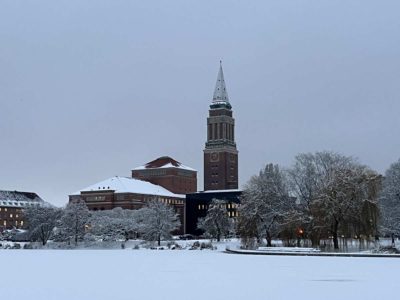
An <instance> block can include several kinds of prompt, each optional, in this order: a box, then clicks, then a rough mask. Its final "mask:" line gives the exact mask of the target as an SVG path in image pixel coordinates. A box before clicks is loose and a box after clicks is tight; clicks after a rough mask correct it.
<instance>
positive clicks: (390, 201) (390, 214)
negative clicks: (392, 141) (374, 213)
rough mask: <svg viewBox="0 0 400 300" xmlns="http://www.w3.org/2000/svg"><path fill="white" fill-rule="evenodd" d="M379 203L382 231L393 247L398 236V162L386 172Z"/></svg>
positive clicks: (399, 219)
mask: <svg viewBox="0 0 400 300" xmlns="http://www.w3.org/2000/svg"><path fill="white" fill-rule="evenodd" d="M379 202H380V208H381V213H382V218H381V226H382V231H383V233H385V234H390V235H391V236H392V244H393V246H394V236H395V235H397V236H398V235H400V160H398V161H397V162H395V163H393V164H392V165H391V166H390V167H389V169H388V170H387V171H386V173H385V178H384V180H383V188H382V192H381V194H380V197H379Z"/></svg>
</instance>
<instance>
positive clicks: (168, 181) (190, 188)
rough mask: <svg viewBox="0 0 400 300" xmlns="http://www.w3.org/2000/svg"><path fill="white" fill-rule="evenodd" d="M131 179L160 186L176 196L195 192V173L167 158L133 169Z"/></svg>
mask: <svg viewBox="0 0 400 300" xmlns="http://www.w3.org/2000/svg"><path fill="white" fill-rule="evenodd" d="M132 178H136V179H140V180H144V181H148V182H151V183H153V184H157V185H160V186H162V187H164V188H166V189H167V190H169V191H171V192H173V193H176V194H189V193H194V192H196V191H197V171H196V170H195V169H192V168H190V167H187V166H185V165H183V164H182V163H180V162H178V161H176V160H175V159H173V158H171V157H169V156H162V157H159V158H157V159H155V160H153V161H151V162H148V163H147V164H145V165H144V166H140V167H137V168H135V169H133V170H132Z"/></svg>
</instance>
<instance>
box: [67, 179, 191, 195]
mask: <svg viewBox="0 0 400 300" xmlns="http://www.w3.org/2000/svg"><path fill="white" fill-rule="evenodd" d="M107 190H109V191H114V192H115V193H135V194H144V195H154V196H164V197H175V198H185V197H186V196H185V195H181V194H174V193H172V192H170V191H168V190H167V189H165V188H163V187H162V186H159V185H156V184H152V183H150V182H147V181H143V180H139V179H134V178H130V177H120V176H115V177H111V178H109V179H106V180H103V181H100V182H98V183H96V184H93V185H91V186H88V187H87V188H84V189H82V190H80V191H78V192H76V193H74V194H72V195H80V194H81V192H94V191H107Z"/></svg>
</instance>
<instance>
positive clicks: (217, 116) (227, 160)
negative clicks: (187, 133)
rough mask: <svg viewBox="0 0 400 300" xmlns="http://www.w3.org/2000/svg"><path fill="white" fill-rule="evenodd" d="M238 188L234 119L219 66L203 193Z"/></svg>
mask: <svg viewBox="0 0 400 300" xmlns="http://www.w3.org/2000/svg"><path fill="white" fill-rule="evenodd" d="M237 188H238V151H237V149H236V143H235V119H234V118H233V117H232V106H231V104H230V103H229V98H228V92H227V90H226V86H225V80H224V72H223V70H222V63H221V62H220V67H219V72H218V77H217V83H216V85H215V90H214V96H213V100H212V102H211V105H210V110H209V116H208V118H207V142H206V146H205V149H204V190H205V191H207V190H230V189H237Z"/></svg>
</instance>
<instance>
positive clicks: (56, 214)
mask: <svg viewBox="0 0 400 300" xmlns="http://www.w3.org/2000/svg"><path fill="white" fill-rule="evenodd" d="M23 214H24V216H25V218H26V221H27V223H28V230H29V237H30V240H31V241H40V242H41V243H42V244H43V245H46V243H47V241H48V240H49V239H50V238H51V236H52V234H53V230H54V228H55V227H56V224H57V221H58V220H59V218H60V217H61V210H60V209H58V208H55V207H52V206H39V205H37V206H36V205H35V206H29V207H27V208H26V209H24V211H23Z"/></svg>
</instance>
